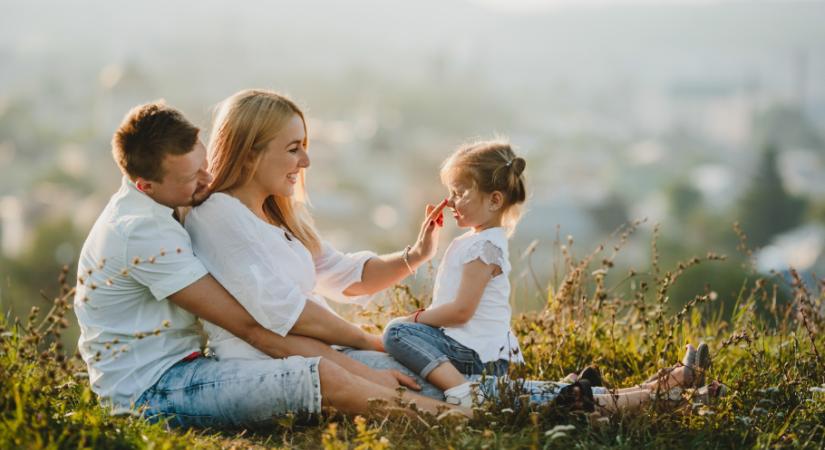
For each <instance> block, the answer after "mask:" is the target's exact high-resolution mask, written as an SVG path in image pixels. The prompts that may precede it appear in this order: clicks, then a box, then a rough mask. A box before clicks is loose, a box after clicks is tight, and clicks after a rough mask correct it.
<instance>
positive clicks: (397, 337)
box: [384, 322, 509, 378]
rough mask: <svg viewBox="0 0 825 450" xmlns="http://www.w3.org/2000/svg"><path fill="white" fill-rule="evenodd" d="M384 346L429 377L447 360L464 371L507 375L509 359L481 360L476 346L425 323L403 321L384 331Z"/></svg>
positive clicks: (415, 370) (399, 358) (403, 362)
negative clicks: (475, 348)
mask: <svg viewBox="0 0 825 450" xmlns="http://www.w3.org/2000/svg"><path fill="white" fill-rule="evenodd" d="M384 348H385V349H386V350H387V353H389V354H390V355H392V357H394V358H395V359H397V360H398V361H399V362H400V363H401V364H404V365H405V366H407V367H409V368H410V369H412V370H413V372H416V373H417V374H419V375H421V377H422V378H427V377H428V376H429V375H430V372H432V371H433V369H435V368H436V367H438V366H440V365H441V364H444V363H445V362H449V363H451V364H452V365H453V366H454V367H455V368H456V369H458V371H459V372H461V373H463V374H464V375H481V374H482V373H485V374H487V375H492V376H496V377H498V376H503V375H505V374H506V373H507V367H508V366H509V362H508V361H506V360H503V359H499V360H497V361H491V362H488V363H486V364H485V363H483V362H481V359H480V358H479V356H478V353H476V351H475V350H473V349H471V348H468V347H466V346H464V345H462V344H461V343H459V342H458V341H456V340H455V339H453V338H451V337H449V336H447V335H446V334H445V333H444V330H442V329H440V328H435V327H431V326H429V325H425V324H423V323H410V322H402V323H397V324H393V325H390V326H389V327H388V328H387V329H386V330H385V331H384Z"/></svg>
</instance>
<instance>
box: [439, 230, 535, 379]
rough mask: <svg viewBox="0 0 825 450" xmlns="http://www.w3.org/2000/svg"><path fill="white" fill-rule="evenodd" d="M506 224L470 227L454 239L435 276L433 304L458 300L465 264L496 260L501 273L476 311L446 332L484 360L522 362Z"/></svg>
mask: <svg viewBox="0 0 825 450" xmlns="http://www.w3.org/2000/svg"><path fill="white" fill-rule="evenodd" d="M507 248H508V246H507V233H506V231H505V230H504V228H501V227H495V228H488V229H486V230H484V231H481V232H478V233H476V232H474V231H472V230H471V231H468V232H467V233H465V234H463V235H462V236H459V237H457V238H455V239H454V240H453V242H451V243H450V246H449V247H447V251H446V252H445V253H444V257H443V258H442V260H441V265H439V267H438V272H437V274H436V277H435V288H434V290H433V303H432V305H433V306H439V305H443V304H446V303H452V302H453V301H455V298H456V295H457V294H458V288H459V285H460V284H461V274H462V272H463V270H464V265H465V264H467V263H469V262H471V261H475V260H476V259H480V260H481V261H483V262H484V263H486V264H495V265H497V266H499V267H500V268H501V273H500V274H499V275H496V276H495V277H493V278H492V279H491V280H490V281H489V282H488V283H487V286H486V287H485V288H484V292H483V293H482V295H481V300H480V301H479V303H478V308H477V309H476V312H475V314H474V315H473V317H472V318H470V320H469V321H467V323H465V324H464V325H461V326H458V327H445V328H444V333H445V334H446V335H447V336H450V337H451V338H453V339H455V340H456V341H458V342H459V343H461V344H462V345H464V346H465V347H469V348H471V349H473V350H475V351H476V353H478V356H479V358H480V359H481V361H482V362H484V363H487V362H490V361H496V360H498V359H504V360H507V361H510V362H522V361H524V358H523V357H522V355H521V350H520V349H519V345H518V340H517V339H516V337H515V335H514V334H513V332H512V330H511V329H510V318H511V316H512V312H511V310H510V280H509V278H508V277H509V275H510V262H509V260H508V259H509V255H508V251H507Z"/></svg>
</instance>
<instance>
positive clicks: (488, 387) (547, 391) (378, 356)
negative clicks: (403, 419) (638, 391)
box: [341, 348, 608, 406]
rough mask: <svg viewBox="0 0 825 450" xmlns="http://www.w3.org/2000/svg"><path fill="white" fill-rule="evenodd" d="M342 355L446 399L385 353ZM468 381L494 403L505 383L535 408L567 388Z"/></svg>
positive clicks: (349, 350) (490, 378)
mask: <svg viewBox="0 0 825 450" xmlns="http://www.w3.org/2000/svg"><path fill="white" fill-rule="evenodd" d="M341 352H343V353H344V354H345V355H347V356H349V357H350V358H352V359H354V360H356V361H358V362H360V363H362V364H364V365H366V366H369V367H371V368H373V369H376V370H397V371H399V372H401V373H403V374H405V375H407V376H409V377H411V378H413V379H414V380H415V382H416V383H418V384H419V385H420V386H421V390H420V391H417V393H418V394H421V395H424V396H426V397H430V398H433V399H436V400H444V393H443V392H442V391H441V390H440V389H438V388H437V387H435V386H433V385H432V384H430V383H428V382H427V381H426V380H424V379H423V378H421V376H420V375H418V374H417V373H415V372H413V371H412V370H410V369H409V368H407V367H406V366H404V365H403V364H401V363H400V362H398V361H397V360H396V359H395V358H393V357H392V356H390V355H388V354H386V353H381V352H374V351H370V350H356V349H352V348H343V349H341ZM466 378H467V381H472V382H476V383H479V387H480V388H481V391H482V393H483V394H484V396H485V397H486V398H487V399H488V400H491V401H493V402H497V401H499V400H500V398H499V397H500V395H501V394H502V393H501V392H500V391H499V388H500V385H502V382H503V386H505V389H509V390H513V391H514V392H517V393H518V394H522V395H527V396H528V399H529V402H528V403H529V404H532V405H534V406H538V405H545V404H548V403H550V402H552V401H553V399H555V398H556V396H558V395H559V391H561V389H562V388H563V387H564V386H567V383H559V382H554V381H540V380H521V379H517V380H512V379H509V378H504V379H502V377H495V376H484V375H479V374H476V375H468V376H467V377H466ZM413 392H416V391H413ZM593 393H594V394H607V393H608V390H607V389H605V388H602V387H595V388H593Z"/></svg>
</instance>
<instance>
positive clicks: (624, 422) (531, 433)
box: [0, 227, 825, 449]
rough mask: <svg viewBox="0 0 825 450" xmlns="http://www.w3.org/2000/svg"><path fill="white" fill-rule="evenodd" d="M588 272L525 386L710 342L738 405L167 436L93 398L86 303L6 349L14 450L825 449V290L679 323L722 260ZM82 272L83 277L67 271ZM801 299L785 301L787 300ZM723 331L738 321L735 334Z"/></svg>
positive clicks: (757, 284) (562, 285) (530, 327)
mask: <svg viewBox="0 0 825 450" xmlns="http://www.w3.org/2000/svg"><path fill="white" fill-rule="evenodd" d="M631 231H632V227H631V229H630V230H627V231H626V232H625V233H624V234H621V235H619V236H618V237H617V242H616V243H614V244H611V246H609V247H607V249H604V248H603V247H600V248H598V249H596V250H595V251H593V252H592V253H590V254H587V255H584V256H582V257H574V256H573V255H574V252H573V250H572V241H571V242H567V243H558V245H557V248H558V251H559V259H560V262H561V267H563V268H564V269H563V270H561V272H560V274H559V275H560V276H559V282H558V285H555V286H548V289H547V291H546V292H547V299H546V306H545V307H544V309H543V310H541V311H538V312H535V313H531V314H527V315H521V316H519V317H516V318H514V327H515V329H516V332H517V334H518V335H519V338H520V341H521V343H522V347H523V351H524V356H525V359H526V361H527V363H526V364H525V365H524V366H523V367H521V368H518V369H516V370H514V373H513V375H514V376H524V377H529V378H541V379H559V378H561V377H563V376H564V375H565V374H566V373H568V372H570V371H573V370H575V369H576V368H580V367H582V366H584V365H586V364H590V363H595V364H597V365H598V366H599V367H600V368H601V369H602V372H603V374H604V376H605V378H606V381H607V382H608V383H609V384H611V385H613V386H629V385H633V384H635V383H638V382H640V381H642V380H643V379H644V378H645V377H646V375H648V374H650V373H652V372H653V371H654V370H655V369H656V368H657V367H661V366H663V365H668V364H670V363H672V362H675V361H676V360H678V358H679V355H680V353H681V350H682V348H683V346H684V344H685V343H687V342H693V343H698V342H699V341H704V342H708V343H709V344H710V346H711V349H712V352H713V355H714V364H713V366H712V368H711V374H710V376H711V378H712V379H719V380H721V381H723V382H724V383H726V384H727V385H728V386H730V388H731V393H730V394H729V395H728V396H727V397H725V398H723V399H721V400H720V401H718V402H716V403H715V404H712V405H709V406H706V405H700V404H698V403H694V402H693V401H691V400H690V399H689V398H686V399H685V400H684V401H683V402H681V404H679V405H677V406H676V407H673V406H667V405H662V404H653V405H651V406H650V407H648V408H645V409H644V410H642V411H639V412H637V413H633V414H627V415H623V416H619V417H614V418H612V419H611V420H610V421H599V422H594V421H592V420H588V419H587V418H585V417H579V416H564V415H561V416H560V415H559V414H554V412H553V411H548V410H535V411H533V410H529V409H526V408H507V406H508V404H509V405H514V404H515V402H518V401H519V399H518V398H517V396H515V395H510V396H509V397H508V398H507V399H506V400H505V405H498V406H496V407H493V406H492V405H487V406H486V408H482V409H479V410H477V414H476V418H475V419H473V420H470V421H459V420H456V419H444V420H441V421H439V420H438V419H437V418H435V417H432V416H424V415H419V416H418V417H414V418H408V417H397V416H396V415H393V416H389V415H387V414H386V413H383V412H381V411H378V410H377V411H376V412H375V413H374V415H372V416H371V417H369V418H363V417H344V416H341V415H339V414H336V413H335V412H333V411H329V412H328V413H327V414H325V415H324V416H323V417H320V418H315V419H314V420H312V421H311V422H306V421H299V420H297V419H296V418H294V417H285V418H279V419H277V420H273V422H272V425H271V427H269V428H267V429H258V430H189V431H186V430H167V429H166V428H165V427H164V426H163V425H149V424H147V423H145V422H143V421H141V420H139V419H136V418H131V417H116V418H113V417H109V416H107V415H106V414H105V412H104V411H103V410H102V409H101V408H100V407H99V406H98V404H97V401H96V398H95V396H94V395H93V394H92V392H91V391H90V389H89V384H88V375H87V374H86V372H85V366H84V364H83V363H82V361H80V360H79V359H78V357H77V355H75V354H73V351H74V349H65V348H63V346H61V345H60V344H58V342H60V339H59V337H60V334H61V331H62V330H63V329H65V328H66V327H67V326H68V324H69V321H72V320H75V319H74V315H73V313H72V312H71V311H70V309H71V300H72V294H73V292H72V288H71V287H70V286H68V285H67V280H66V273H65V272H64V274H62V275H61V279H60V281H61V285H62V286H63V287H62V290H61V294H60V295H59V296H58V297H57V298H55V299H54V306H53V308H52V309H51V310H50V311H37V310H36V309H35V310H33V311H32V314H31V315H30V316H29V317H27V318H21V319H19V320H18V319H13V318H7V319H6V320H5V321H3V322H2V330H0V333H2V335H1V336H2V341H0V383H2V388H1V389H0V406H1V407H2V408H0V414H2V418H1V419H0V448H87V447H96V448H164V449H167V448H168V449H174V448H219V447H235V448H248V447H261V448H267V447H290V446H295V447H303V448H319V447H323V448H328V449H338V448H362V449H367V448H394V447H398V448H417V447H423V448H450V447H452V448H571V447H580V448H591V447H611V448H634V449H636V448H642V447H644V448H768V447H793V448H811V449H819V448H823V447H825V354H823V353H825V332H823V329H825V328H824V327H825V317H823V302H824V301H825V290H823V285H824V284H825V283H824V282H823V281H822V280H819V281H817V282H816V283H817V286H810V285H807V286H806V285H805V284H804V283H803V282H802V281H801V280H800V278H799V276H798V275H797V274H796V273H794V272H792V273H791V274H790V276H789V277H787V278H782V277H780V276H778V275H777V276H774V277H771V278H760V277H759V276H758V275H756V274H753V273H751V276H750V277H749V278H747V279H743V280H742V284H741V290H740V291H739V294H738V295H737V298H736V306H735V308H734V310H733V311H732V313H730V314H726V315H723V314H720V313H719V310H720V308H719V306H718V305H717V303H718V302H717V297H718V295H719V294H718V293H716V292H714V291H713V290H712V287H709V286H697V287H696V296H695V297H694V298H693V299H692V300H690V301H688V302H687V303H686V304H685V306H684V307H683V308H681V309H680V310H678V311H676V312H671V311H672V309H671V308H669V303H670V302H671V299H670V297H669V295H668V292H669V287H670V286H672V285H673V284H674V282H676V281H677V280H678V279H679V277H680V276H681V275H682V274H683V273H685V272H686V271H690V270H691V269H692V268H693V267H694V266H696V265H705V264H718V263H719V262H720V261H721V260H724V259H725V257H724V256H720V255H715V254H712V253H710V254H707V255H706V256H705V257H701V258H694V259H691V260H688V261H685V262H683V263H680V264H678V265H677V266H676V267H673V268H663V267H658V264H657V262H656V261H657V260H658V257H657V255H656V246H655V241H654V245H653V264H652V266H651V269H650V270H649V271H648V272H644V273H641V272H639V273H637V272H634V271H631V272H629V273H624V274H617V273H614V272H615V270H614V260H615V258H616V257H617V254H618V252H619V251H620V249H621V246H622V244H623V243H624V241H625V240H626V239H627V235H628V233H630V232H631ZM67 271H68V269H67ZM390 297H391V301H390V302H389V304H385V305H383V306H381V307H378V306H376V307H373V309H371V310H369V311H366V312H363V313H361V319H363V320H367V321H368V322H369V323H370V324H371V325H372V326H373V327H375V329H376V331H377V330H379V329H380V328H381V324H383V323H385V321H386V319H387V317H389V316H390V315H392V314H394V313H397V312H398V311H400V310H405V311H408V310H410V309H411V308H412V307H413V306H414V305H420V304H425V303H426V302H427V299H426V298H420V297H417V296H415V295H414V294H413V293H412V292H410V290H409V289H406V288H404V287H399V288H396V289H395V290H394V291H393V293H392V294H391V296H390ZM783 299H785V300H783ZM722 317H730V319H729V320H723V319H722Z"/></svg>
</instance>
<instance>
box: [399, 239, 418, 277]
mask: <svg viewBox="0 0 825 450" xmlns="http://www.w3.org/2000/svg"><path fill="white" fill-rule="evenodd" d="M411 249H412V247H411V246H409V245H408V246H406V247H404V253H403V254H402V255H401V259H402V260H404V265H406V266H407V270H409V271H410V275H415V271H414V270H413V268H412V266H411V265H410V250H411Z"/></svg>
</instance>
